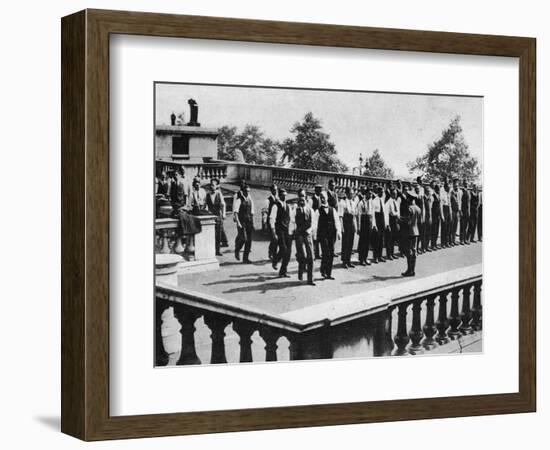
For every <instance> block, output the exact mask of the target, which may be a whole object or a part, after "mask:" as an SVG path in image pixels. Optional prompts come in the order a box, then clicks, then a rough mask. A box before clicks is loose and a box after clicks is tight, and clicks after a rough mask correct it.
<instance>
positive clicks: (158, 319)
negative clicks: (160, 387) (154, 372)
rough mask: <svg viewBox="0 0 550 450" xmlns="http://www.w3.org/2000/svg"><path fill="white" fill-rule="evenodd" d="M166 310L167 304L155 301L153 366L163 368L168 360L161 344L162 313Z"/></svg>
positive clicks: (158, 300)
mask: <svg viewBox="0 0 550 450" xmlns="http://www.w3.org/2000/svg"><path fill="white" fill-rule="evenodd" d="M166 309H168V302H166V301H165V300H161V299H158V298H157V299H156V301H155V366H165V365H167V364H168V360H169V359H170V357H169V355H168V353H167V352H166V350H165V349H164V343H163V342H162V313H163V312H164V311H166Z"/></svg>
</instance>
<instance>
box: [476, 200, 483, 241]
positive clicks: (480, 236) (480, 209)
mask: <svg viewBox="0 0 550 450" xmlns="http://www.w3.org/2000/svg"><path fill="white" fill-rule="evenodd" d="M477 237H478V239H479V242H481V241H483V192H482V191H479V206H478V207H477Z"/></svg>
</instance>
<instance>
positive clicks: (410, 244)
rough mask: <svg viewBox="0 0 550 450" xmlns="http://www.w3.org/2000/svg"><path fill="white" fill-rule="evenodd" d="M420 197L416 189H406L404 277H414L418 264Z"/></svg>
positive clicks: (404, 197) (404, 199)
mask: <svg viewBox="0 0 550 450" xmlns="http://www.w3.org/2000/svg"><path fill="white" fill-rule="evenodd" d="M417 199H418V196H417V194H416V193H415V192H414V191H408V192H407V191H406V192H405V195H404V196H403V201H404V202H405V203H406V206H407V208H406V211H407V216H406V218H405V219H406V220H405V221H404V222H403V223H404V227H405V230H404V232H405V234H406V236H407V239H406V240H405V242H404V247H405V248H404V252H405V256H406V258H407V270H406V271H405V272H403V273H402V274H401V275H403V276H404V277H414V275H415V266H416V244H417V241H418V236H419V231H418V224H419V223H420V217H421V213H422V212H421V210H420V208H419V207H418V206H417V205H416V200H417Z"/></svg>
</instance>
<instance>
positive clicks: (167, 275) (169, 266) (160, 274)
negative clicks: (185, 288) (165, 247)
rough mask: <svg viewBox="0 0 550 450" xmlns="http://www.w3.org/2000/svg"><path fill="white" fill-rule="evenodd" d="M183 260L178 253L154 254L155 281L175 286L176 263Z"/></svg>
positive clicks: (176, 276) (176, 282) (176, 280)
mask: <svg viewBox="0 0 550 450" xmlns="http://www.w3.org/2000/svg"><path fill="white" fill-rule="evenodd" d="M182 261H183V258H182V257H181V256H180V255H175V254H171V253H169V254H166V253H157V254H156V255H155V275H156V278H157V281H161V282H163V283H166V284H172V285H174V286H177V284H178V275H177V274H178V265H179V264H180V263H181V262H182Z"/></svg>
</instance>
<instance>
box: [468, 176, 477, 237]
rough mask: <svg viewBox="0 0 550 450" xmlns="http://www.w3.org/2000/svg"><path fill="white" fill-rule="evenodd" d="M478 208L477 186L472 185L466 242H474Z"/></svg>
mask: <svg viewBox="0 0 550 450" xmlns="http://www.w3.org/2000/svg"><path fill="white" fill-rule="evenodd" d="M478 206H479V194H478V193H477V186H476V185H475V184H473V185H472V189H471V190H470V224H469V225H468V240H469V241H470V242H475V241H476V240H475V234H476V228H477V214H478V211H477V208H478Z"/></svg>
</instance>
